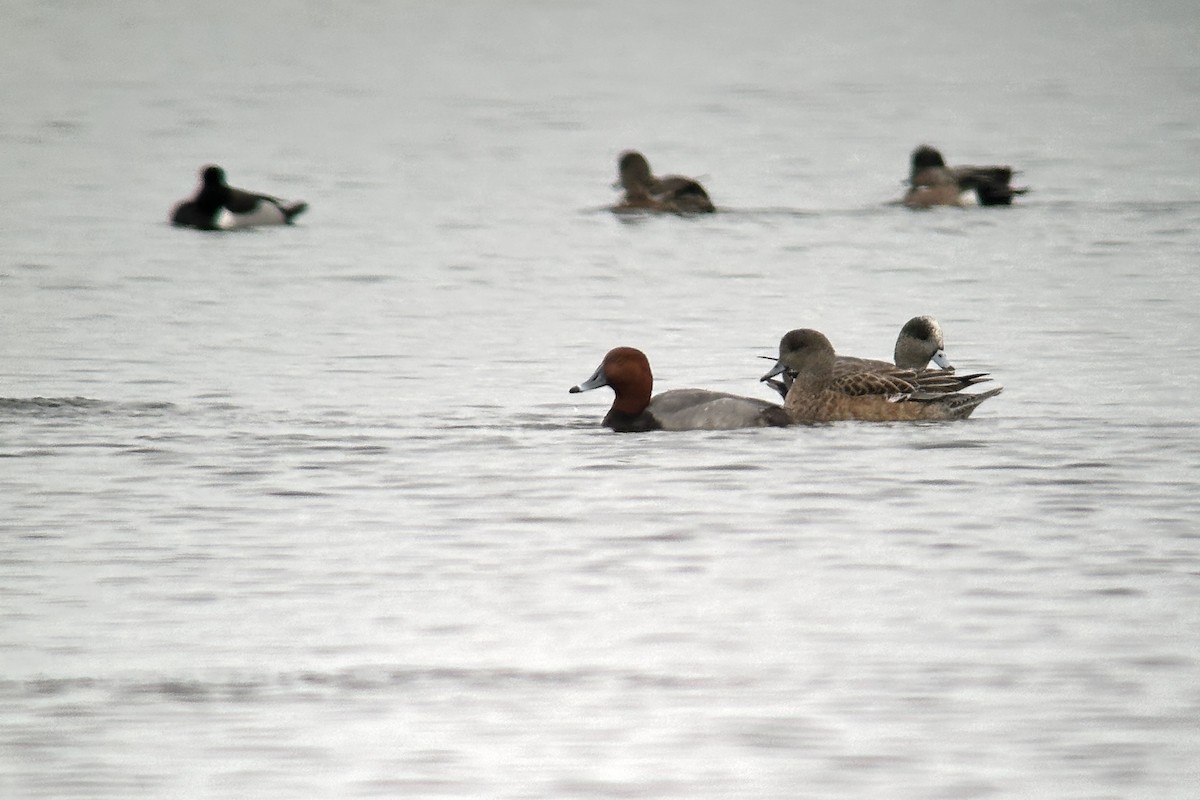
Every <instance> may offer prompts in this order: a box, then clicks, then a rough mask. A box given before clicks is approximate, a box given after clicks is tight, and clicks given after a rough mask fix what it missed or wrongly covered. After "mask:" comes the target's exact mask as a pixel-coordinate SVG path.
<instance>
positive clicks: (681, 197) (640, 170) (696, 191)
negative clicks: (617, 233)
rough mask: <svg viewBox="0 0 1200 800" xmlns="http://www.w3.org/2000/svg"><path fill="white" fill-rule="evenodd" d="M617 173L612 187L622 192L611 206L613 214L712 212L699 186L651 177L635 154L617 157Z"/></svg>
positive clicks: (678, 179)
mask: <svg viewBox="0 0 1200 800" xmlns="http://www.w3.org/2000/svg"><path fill="white" fill-rule="evenodd" d="M617 170H618V172H619V174H620V178H619V179H618V180H617V183H616V184H614V186H618V187H621V188H623V189H624V190H625V196H624V197H623V198H621V201H620V202H619V203H617V205H616V206H614V208H613V210H614V211H672V212H675V213H708V212H712V211H715V210H716V209H715V208H714V207H713V204H712V200H710V199H709V197H708V192H706V191H704V187H703V186H701V185H700V184H699V182H697V181H695V180H693V179H692V178H685V177H683V176H681V175H666V176H663V177H661V178H658V177H655V176H654V173H652V172H651V171H650V162H649V161H647V160H646V157H645V156H644V155H642V154H641V153H639V152H637V151H634V150H630V151H628V152H626V153H623V154H621V160H620V161H619V162H618V164H617Z"/></svg>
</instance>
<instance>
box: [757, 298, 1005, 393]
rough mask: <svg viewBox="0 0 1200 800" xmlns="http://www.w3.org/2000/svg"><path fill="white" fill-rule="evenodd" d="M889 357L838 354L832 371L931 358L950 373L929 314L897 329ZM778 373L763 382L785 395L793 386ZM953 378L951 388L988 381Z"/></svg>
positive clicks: (886, 368) (921, 365)
mask: <svg viewBox="0 0 1200 800" xmlns="http://www.w3.org/2000/svg"><path fill="white" fill-rule="evenodd" d="M765 357H766V356H764V358H765ZM772 358H773V356H772ZM892 358H893V361H894V363H890V362H887V361H881V360H879V359H874V358H856V357H855V356H838V357H837V358H835V359H834V362H833V374H834V375H835V376H839V375H847V374H850V373H852V372H863V371H866V372H872V371H882V372H885V373H886V372H892V371H894V370H895V368H896V367H899V368H900V369H909V370H916V371H920V370H923V369H925V368H926V367H928V366H929V362H930V361H933V363H934V364H937V365H938V366H939V367H941V368H942V369H944V370H949V371H950V372H951V373H952V372H953V370H954V367H953V366H951V364H950V361H949V359H947V358H946V345H945V340H944V338H943V337H942V326H941V325H939V324H938V321H937V320H936V319H934V318H933V317H930V316H920V317H913V318H912V319H910V320H909V321H908V322H906V323H904V327H902V328H901V329H900V335H899V336H897V337H896V348H895V350H894V351H893V356H892ZM781 374H782V380H775V379H774V378H768V379H767V380H766V383H767V385H768V386H770V387H771V388H772V389H774V390H775V391H777V392H779V394H780V395H781V396H783V397H787V392H788V389H789V388H790V387H791V385H792V375H791V373H790V372H788V371H787V370H785V371H784V372H783V373H781ZM944 377H945V376H944ZM954 377H955V379H956V380H957V381H958V383H957V385H956V386H955V387H954V391H959V390H961V389H965V388H967V387H968V386H972V385H974V384H976V383H983V382H984V381H987V380H990V378H988V376H987V375H986V374H984V373H975V374H973V375H955V376H954Z"/></svg>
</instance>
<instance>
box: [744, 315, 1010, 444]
mask: <svg viewBox="0 0 1200 800" xmlns="http://www.w3.org/2000/svg"><path fill="white" fill-rule="evenodd" d="M835 361H836V354H835V353H834V350H833V345H831V344H830V343H829V340H828V339H827V338H825V336H824V334H822V333H820V332H819V331H815V330H812V329H810V328H801V329H798V330H794V331H789V332H788V333H787V334H785V335H784V337H783V338H782V339H781V340H780V342H779V360H778V361H777V362H776V363H775V366H774V367H773V368H772V369H771V370H770V371H769V372H767V374H766V375H764V376H763V377H762V379H763V380H764V381H765V380H767V379H769V378H772V377H774V376H775V375H779V374H781V373H783V372H784V371H785V370H787V371H791V372H792V373H793V374H794V376H795V377H794V378H793V380H792V385H791V388H790V389H789V390H788V393H787V399H786V400H785V401H784V404H783V407H784V410H785V411H786V412H787V415H788V418H789V419H791V421H792V422H836V421H840V420H863V421H868V422H903V421H915V420H951V419H966V418H967V417H968V416H970V415H971V412H972V411H974V410H975V409H976V408H977V407H978V406H979V404H980V403H982V402H983V401H984V400H986V399H988V398H989V397H994V396H995V395H998V394H1000V392H1001V388H1000V387H997V388H995V389H992V390H991V391H988V392H982V393H980V394H963V393H961V392H958V391H957V388H958V386H959V379H958V378H957V377H956V376H955V375H954V373H953V372H949V371H943V370H932V369H927V370H920V371H915V370H908V369H901V368H900V367H896V366H892V367H891V368H890V369H883V368H880V369H877V370H861V371H850V372H847V373H845V374H842V375H836V374H834V363H835Z"/></svg>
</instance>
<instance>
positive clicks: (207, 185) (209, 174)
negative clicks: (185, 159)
mask: <svg viewBox="0 0 1200 800" xmlns="http://www.w3.org/2000/svg"><path fill="white" fill-rule="evenodd" d="M306 208H308V204H307V203H303V202H298V203H289V202H286V201H283V200H280V199H279V198H277V197H271V196H270V195H266V194H256V193H254V192H247V191H243V190H241V189H235V188H233V187H232V186H230V185H229V184H227V183H226V182H225V170H223V169H221V168H220V167H218V166H215V165H210V166H207V167H204V168H203V169H202V170H201V171H200V191H198V192H197V193H196V196H195V197H193V198H192V199H191V200H185V201H183V202H181V203H179V204H178V205H177V206H175V208H174V210H173V211H172V212H171V222H172V224H174V225H180V226H183V227H188V228H199V229H200V230H204V231H215V230H232V229H234V228H249V227H255V226H259V225H290V224H291V222H292V220H294V219H295V218H296V216H297V215H298V214H300V213H301V212H302V211H304V209H306Z"/></svg>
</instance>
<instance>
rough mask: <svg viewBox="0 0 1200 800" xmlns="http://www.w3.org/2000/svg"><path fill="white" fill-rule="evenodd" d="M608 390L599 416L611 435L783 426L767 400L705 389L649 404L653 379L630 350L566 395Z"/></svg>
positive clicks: (612, 356) (641, 357)
mask: <svg viewBox="0 0 1200 800" xmlns="http://www.w3.org/2000/svg"><path fill="white" fill-rule="evenodd" d="M601 386H609V387H612V390H613V393H614V394H615V395H616V397H615V398H614V399H613V404H612V408H610V409H609V410H608V413H607V414H606V415H605V416H604V424H605V425H606V426H608V427H609V428H612V429H613V430H614V431H618V432H622V433H624V432H628V431H656V430H664V431H691V430H709V431H725V430H735V429H737V428H764V427H772V426H778V427H782V426H784V425H787V424H788V417H787V415H786V414H785V413H784V411H783V409H782V408H780V407H779V406H777V405H776V404H774V403H770V402H767V401H766V400H759V399H757V398H753V397H739V396H738V395H735V394H726V393H724V392H710V391H708V390H706V389H672V390H671V391H668V392H662V393H661V394H658V395H656V396H655V397H654V399H651V398H650V391H651V389H652V388H653V386H654V376H653V375H652V374H651V372H650V361H649V360H648V359H647V358H646V354H645V353H643V352H642V351H641V350H638V349H636V348H633V347H617V348H614V349H612V350H609V351H608V353H607V355H605V356H604V360H603V361H602V362H600V366H599V367H597V368H596V371H595V372H593V373H592V376H591V377H590V378H588V379H587V380H586V381H584V382H583V383H580V384H579V385H578V386H572V387H571V394H575V393H576V392H586V391H588V390H589V389H598V388H600V387H601Z"/></svg>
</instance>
